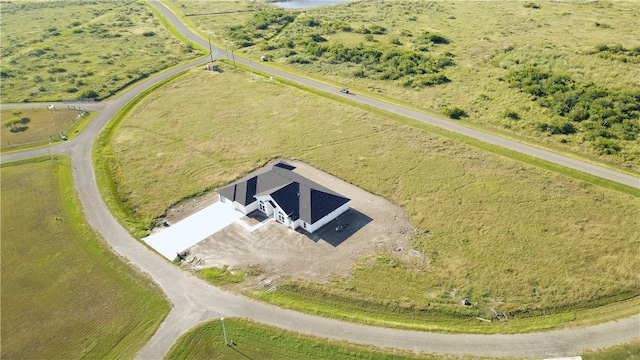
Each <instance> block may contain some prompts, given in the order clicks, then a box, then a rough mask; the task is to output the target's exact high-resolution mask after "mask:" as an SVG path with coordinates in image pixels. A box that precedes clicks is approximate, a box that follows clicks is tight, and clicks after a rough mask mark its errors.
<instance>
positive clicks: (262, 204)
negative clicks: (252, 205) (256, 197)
mask: <svg viewBox="0 0 640 360" xmlns="http://www.w3.org/2000/svg"><path fill="white" fill-rule="evenodd" d="M260 211H262V212H267V211H266V210H265V208H264V203H263V202H262V201H260Z"/></svg>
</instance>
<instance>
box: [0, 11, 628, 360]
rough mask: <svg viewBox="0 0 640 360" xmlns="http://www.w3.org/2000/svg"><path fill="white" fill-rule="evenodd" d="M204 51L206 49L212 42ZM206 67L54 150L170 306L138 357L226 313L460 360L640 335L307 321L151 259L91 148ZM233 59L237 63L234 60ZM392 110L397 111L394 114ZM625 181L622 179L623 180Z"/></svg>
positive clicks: (604, 328) (620, 330) (95, 220)
mask: <svg viewBox="0 0 640 360" xmlns="http://www.w3.org/2000/svg"><path fill="white" fill-rule="evenodd" d="M152 5H153V6H156V7H158V8H159V9H161V10H162V11H163V13H164V14H165V16H166V18H167V19H168V20H169V21H171V22H172V23H173V24H174V26H176V28H177V29H178V30H179V31H182V32H183V33H184V34H185V35H186V36H188V37H190V38H191V37H194V36H195V35H193V34H191V33H190V32H188V30H186V29H185V28H184V27H183V26H182V24H180V23H179V22H178V21H177V19H175V17H174V16H173V14H171V13H170V12H168V13H167V12H166V11H167V10H166V9H164V7H163V6H161V5H160V4H158V3H155V2H152ZM198 42H199V43H203V41H202V40H200V39H198ZM206 46H207V47H208V44H207V45H206ZM223 55H224V53H223V52H222V51H221V50H219V49H216V50H215V51H214V56H216V57H220V56H223ZM207 61H208V58H205V59H200V60H196V61H194V62H191V63H189V64H187V65H184V66H181V67H179V68H176V69H173V70H170V71H168V72H166V73H163V74H161V75H159V76H157V77H154V78H152V79H149V80H147V81H145V82H143V83H141V84H139V85H138V86H136V87H134V88H132V89H131V90H130V91H128V92H126V93H125V94H123V95H122V96H120V97H119V98H117V99H114V100H112V101H110V102H109V103H108V104H107V105H106V106H105V107H104V109H103V111H102V112H101V113H100V114H99V115H98V116H97V117H96V119H95V120H94V121H93V122H92V123H91V124H90V125H89V126H88V127H87V129H86V130H85V131H84V132H83V133H82V134H81V135H79V136H78V137H76V138H75V139H73V140H72V141H69V142H65V143H61V144H58V145H56V146H54V147H53V150H54V151H55V152H56V153H62V154H65V155H67V156H70V157H71V159H72V165H73V169H74V170H73V175H74V180H75V183H76V187H77V189H78V193H79V197H80V200H81V202H82V205H83V207H84V210H85V213H86V216H87V220H88V221H89V223H90V224H91V225H92V226H93V227H94V228H95V229H96V230H97V231H98V232H99V233H100V234H101V235H102V236H103V237H104V239H105V240H106V241H107V243H108V244H109V245H110V246H111V247H112V248H113V250H114V251H115V252H116V253H118V254H120V255H122V256H124V257H125V258H127V260H128V261H130V262H131V263H132V264H134V265H136V266H138V267H139V268H140V269H142V270H143V271H145V272H147V273H148V274H149V275H150V276H151V277H152V278H153V279H154V280H155V281H156V282H157V283H158V284H159V286H161V287H162V289H163V290H164V291H165V293H166V295H167V297H168V298H169V300H170V301H171V303H172V304H173V308H172V310H171V312H170V313H169V315H168V317H167V319H165V321H164V322H163V323H162V324H161V326H160V328H159V329H158V331H157V332H156V334H155V335H154V336H153V337H152V339H151V340H150V341H149V343H148V344H147V345H146V346H145V347H144V348H143V349H142V351H141V352H140V353H139V354H138V358H140V359H159V358H162V357H163V356H164V355H165V354H166V353H167V351H168V350H169V348H170V347H171V346H172V345H173V343H174V342H175V341H176V339H177V338H178V337H179V336H180V335H182V334H184V333H185V332H186V331H188V330H189V329H191V328H192V327H193V326H195V325H197V324H198V323H201V322H203V321H207V320H212V319H217V318H219V317H220V316H221V315H224V316H237V317H242V318H249V319H253V320H255V321H258V322H261V323H265V324H269V325H273V326H277V327H280V328H284V329H289V330H293V331H296V332H300V333H306V334H311V335H317V336H321V337H326V338H331V339H337V340H347V341H350V342H355V343H363V344H372V345H376V346H380V347H392V348H398V349H407V350H413V351H418V352H420V351H422V352H429V353H443V354H444V353H449V354H456V355H462V354H473V355H477V356H526V357H531V356H535V357H554V356H566V355H575V354H580V353H582V352H583V351H584V350H586V349H596V348H601V347H608V346H611V345H615V344H620V343H625V342H629V341H632V340H634V339H637V338H638V337H639V334H640V315H636V316H633V317H630V318H626V319H622V320H619V321H614V322H609V323H605V324H600V325H596V326H591V327H585V328H578V329H567V330H558V331H552V332H546V333H533V334H519V335H464V334H462V335H460V334H458V335H456V334H435V333H425V332H416V331H402V330H395V329H386V328H378V327H371V326H363V325H357V324H351V323H346V322H341V321H337V320H331V319H325V318H320V317H315V316H310V315H305V314H302V313H297V312H293V311H289V310H283V309H280V308H277V307H273V306H269V305H266V304H262V303H259V302H255V301H252V300H250V299H247V298H244V297H241V296H238V295H234V294H231V293H228V292H224V291H222V290H219V289H217V288H215V287H212V286H210V285H208V284H207V283H205V282H203V281H201V280H200V279H198V278H195V277H193V276H191V275H190V274H189V273H185V272H182V271H180V270H179V269H177V268H176V267H175V266H173V265H172V264H170V263H169V262H167V261H165V260H164V259H163V258H162V257H161V256H158V255H157V254H155V253H153V252H152V251H151V250H149V249H148V248H146V247H145V246H144V245H142V244H141V243H140V242H138V241H137V240H135V239H134V238H132V237H131V236H130V235H129V234H128V233H127V232H126V231H125V230H124V229H123V228H122V226H120V224H118V222H117V221H116V220H115V218H114V217H113V216H112V215H111V213H110V212H109V210H108V209H107V207H106V205H105V204H104V202H103V201H102V198H101V195H100V193H99V191H98V188H97V185H96V182H95V176H94V171H93V166H92V161H91V147H92V145H93V142H94V140H95V138H96V136H97V135H98V133H99V132H100V131H101V130H102V129H103V127H104V126H105V125H106V124H107V122H108V121H109V120H110V119H111V118H112V117H113V115H114V114H115V113H116V112H117V111H118V110H119V109H120V108H121V107H122V106H123V105H124V104H126V102H128V101H129V100H131V99H132V98H133V97H134V96H136V95H137V94H139V93H140V92H142V91H143V90H144V89H147V88H148V87H150V86H152V85H153V84H155V83H157V82H159V81H161V80H163V79H165V78H166V77H168V76H171V75H173V74H175V73H177V72H179V71H181V70H184V69H187V68H190V67H192V66H195V65H198V64H202V63H205V62H207ZM236 61H239V60H238V59H236ZM254 66H256V64H254ZM261 70H264V71H267V70H268V72H271V73H273V74H274V75H275V76H281V77H286V78H290V79H295V80H296V81H298V82H301V83H305V84H306V85H309V86H316V84H317V86H318V87H320V88H324V89H326V90H327V91H335V89H333V88H332V87H329V86H326V85H323V84H319V83H315V82H309V81H307V80H305V79H298V78H294V77H292V76H290V75H287V74H285V73H281V72H276V71H272V70H271V69H269V68H266V67H265V68H264V69H261ZM358 98H362V97H358ZM362 99H364V98H362ZM359 100H360V99H359ZM393 108H395V107H392V108H391V109H393ZM400 110H402V109H400ZM392 111H394V110H392ZM404 111H406V110H404ZM418 115H420V114H418ZM420 116H424V115H420ZM430 119H432V118H430ZM434 120H437V119H434ZM437 121H441V120H437ZM444 123H448V122H444ZM463 129H466V128H463ZM467 130H468V129H467ZM515 144H517V143H515ZM516 149H517V148H516ZM48 153H49V148H42V149H35V150H30V151H25V152H21V153H14V154H7V155H3V156H2V162H5V161H12V160H17V159H21V158H27V157H33V156H37V155H46V154H48ZM551 155H554V154H551ZM553 159H554V157H552V160H553ZM554 162H555V161H554ZM587 165H588V164H587ZM603 170H606V169H603ZM616 174H617V173H616ZM618 175H624V174H618ZM631 178H632V180H634V179H635V182H636V184H635V185H636V187H639V186H640V184H637V182H638V181H639V180H638V179H637V178H633V177H631ZM622 179H624V176H623V177H622Z"/></svg>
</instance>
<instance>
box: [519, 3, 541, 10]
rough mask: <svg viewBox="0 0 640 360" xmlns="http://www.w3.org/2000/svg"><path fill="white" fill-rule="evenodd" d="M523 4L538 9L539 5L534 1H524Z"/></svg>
mask: <svg viewBox="0 0 640 360" xmlns="http://www.w3.org/2000/svg"><path fill="white" fill-rule="evenodd" d="M523 6H524V7H526V8H530V9H540V5H538V4H536V3H534V2H528V3H525V4H524V5H523Z"/></svg>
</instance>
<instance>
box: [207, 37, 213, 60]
mask: <svg viewBox="0 0 640 360" xmlns="http://www.w3.org/2000/svg"><path fill="white" fill-rule="evenodd" d="M208 38H209V56H211V62H213V52H212V51H211V36H209V37H208Z"/></svg>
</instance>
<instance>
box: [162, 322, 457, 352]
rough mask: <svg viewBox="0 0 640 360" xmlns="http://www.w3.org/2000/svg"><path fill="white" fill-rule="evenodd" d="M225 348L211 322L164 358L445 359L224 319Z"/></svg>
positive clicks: (220, 331) (218, 325)
mask: <svg viewBox="0 0 640 360" xmlns="http://www.w3.org/2000/svg"><path fill="white" fill-rule="evenodd" d="M224 322H225V330H226V333H227V341H229V342H230V341H232V340H233V342H234V343H235V344H236V345H234V346H225V342H224V341H225V339H224V335H223V329H222V322H221V321H213V322H209V323H206V324H203V325H200V326H198V327H197V328H195V329H192V330H191V331H189V332H188V333H187V334H185V335H184V336H182V337H181V338H180V339H179V340H178V342H177V343H176V344H175V345H174V346H173V348H172V349H171V350H170V351H169V354H168V355H167V359H204V358H216V359H222V358H224V359H257V358H259V359H292V360H293V359H301V358H308V359H345V360H346V359H354V358H357V359H446V358H450V357H447V356H434V355H426V354H420V355H416V354H414V353H411V352H408V351H405V352H402V351H383V350H380V349H377V348H374V347H367V346H361V345H352V344H346V343H343V342H337V341H327V340H324V339H318V338H314V337H311V336H303V335H298V334H294V333H291V332H288V331H285V330H281V329H276V328H273V327H270V326H265V325H260V324H256V323H254V322H251V321H247V320H241V319H229V318H225V320H224Z"/></svg>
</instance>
